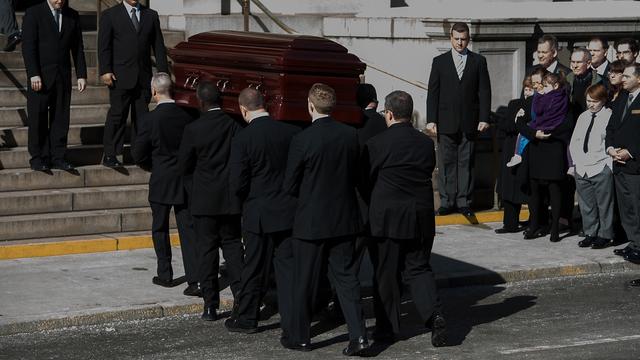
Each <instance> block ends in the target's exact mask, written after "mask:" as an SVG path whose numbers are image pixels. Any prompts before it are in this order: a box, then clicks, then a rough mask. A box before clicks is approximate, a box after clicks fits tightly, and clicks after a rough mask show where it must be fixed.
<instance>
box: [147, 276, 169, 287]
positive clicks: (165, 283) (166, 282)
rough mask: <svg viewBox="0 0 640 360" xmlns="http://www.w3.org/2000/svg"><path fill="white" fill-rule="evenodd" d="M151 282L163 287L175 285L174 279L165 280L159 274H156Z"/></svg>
mask: <svg viewBox="0 0 640 360" xmlns="http://www.w3.org/2000/svg"><path fill="white" fill-rule="evenodd" d="M151 282H152V283H154V284H156V285H159V286H162V287H168V288H169V287H173V280H165V279H161V278H159V277H157V276H154V277H153V279H151Z"/></svg>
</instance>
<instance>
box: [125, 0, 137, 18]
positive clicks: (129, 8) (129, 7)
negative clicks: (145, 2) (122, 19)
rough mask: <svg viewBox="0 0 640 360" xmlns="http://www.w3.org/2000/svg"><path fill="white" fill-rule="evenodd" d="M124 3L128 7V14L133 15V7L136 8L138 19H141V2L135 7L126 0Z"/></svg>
mask: <svg viewBox="0 0 640 360" xmlns="http://www.w3.org/2000/svg"><path fill="white" fill-rule="evenodd" d="M122 5H124V7H125V9H127V14H128V15H129V16H131V9H136V17H137V18H138V21H140V3H138V5H136V7H135V8H134V7H133V6H131V5H129V4H128V3H127V2H126V1H123V2H122Z"/></svg>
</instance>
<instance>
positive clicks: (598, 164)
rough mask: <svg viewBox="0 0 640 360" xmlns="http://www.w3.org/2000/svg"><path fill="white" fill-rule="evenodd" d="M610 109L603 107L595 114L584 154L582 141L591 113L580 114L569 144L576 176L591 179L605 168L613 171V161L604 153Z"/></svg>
mask: <svg viewBox="0 0 640 360" xmlns="http://www.w3.org/2000/svg"><path fill="white" fill-rule="evenodd" d="M611 113H612V111H611V109H608V108H605V107H603V108H602V109H601V110H600V111H598V112H597V113H596V118H595V120H594V121H593V127H592V128H591V133H590V134H589V139H588V140H587V141H588V142H587V146H588V150H589V151H587V152H586V153H585V152H584V139H585V137H586V135H587V129H588V128H589V123H591V116H592V114H593V113H592V112H591V111H589V110H587V111H585V112H583V113H582V114H580V117H578V121H576V127H575V129H574V130H573V135H572V136H571V143H569V152H570V154H571V159H572V160H573V163H574V164H575V167H576V174H578V175H580V176H582V177H593V176H595V175H598V174H600V173H601V172H602V170H603V169H604V167H605V166H608V167H609V169H613V159H612V158H611V156H609V155H608V154H607V152H606V151H605V137H606V135H607V124H609V118H610V117H611Z"/></svg>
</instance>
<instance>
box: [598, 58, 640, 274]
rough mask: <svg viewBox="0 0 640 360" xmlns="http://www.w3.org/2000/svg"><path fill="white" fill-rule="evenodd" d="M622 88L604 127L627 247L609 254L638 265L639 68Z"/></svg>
mask: <svg viewBox="0 0 640 360" xmlns="http://www.w3.org/2000/svg"><path fill="white" fill-rule="evenodd" d="M622 84H623V87H624V90H625V91H624V93H622V94H621V95H620V96H622V99H621V101H619V102H617V103H616V105H615V106H614V108H613V114H612V115H611V119H610V120H609V124H608V125H607V135H606V148H607V154H609V155H610V156H611V157H612V159H613V174H614V182H615V186H616V197H617V199H618V207H619V209H620V217H621V220H622V226H623V227H624V230H625V232H626V234H627V237H628V238H629V245H627V247H625V248H624V249H616V250H614V251H613V252H614V254H616V255H621V256H624V259H625V260H628V261H631V262H634V263H640V222H638V219H639V218H640V213H639V212H638V209H639V208H638V204H639V203H640V162H638V159H639V158H640V142H638V138H640V100H639V99H638V97H639V96H640V64H637V63H633V64H630V65H628V66H627V67H626V68H625V69H624V73H623V75H622ZM632 285H635V286H640V281H638V280H633V282H632Z"/></svg>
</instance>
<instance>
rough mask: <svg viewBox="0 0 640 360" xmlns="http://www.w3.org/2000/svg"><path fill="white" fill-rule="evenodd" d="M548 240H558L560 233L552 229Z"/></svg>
mask: <svg viewBox="0 0 640 360" xmlns="http://www.w3.org/2000/svg"><path fill="white" fill-rule="evenodd" d="M549 241H551V242H559V241H560V234H558V232H557V231H552V232H551V235H549Z"/></svg>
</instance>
